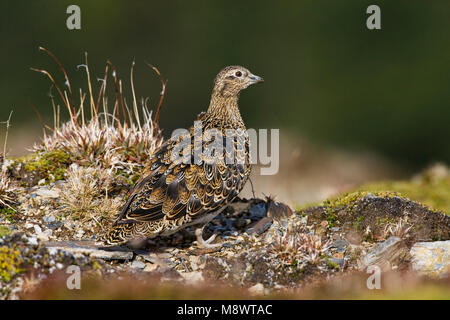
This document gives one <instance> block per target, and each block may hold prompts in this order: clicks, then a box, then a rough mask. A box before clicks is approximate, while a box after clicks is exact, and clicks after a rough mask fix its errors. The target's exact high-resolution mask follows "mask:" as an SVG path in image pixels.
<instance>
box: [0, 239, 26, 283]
mask: <svg viewBox="0 0 450 320" xmlns="http://www.w3.org/2000/svg"><path fill="white" fill-rule="evenodd" d="M21 264H22V258H21V256H20V251H19V250H15V249H13V248H9V247H7V246H2V247H0V280H1V281H3V282H9V281H11V279H12V278H13V277H14V275H16V274H18V273H21V272H23V271H24V270H23V269H21V268H20V265H21Z"/></svg>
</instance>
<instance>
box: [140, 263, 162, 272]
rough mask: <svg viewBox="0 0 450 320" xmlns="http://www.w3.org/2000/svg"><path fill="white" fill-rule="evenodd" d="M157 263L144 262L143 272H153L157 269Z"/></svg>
mask: <svg viewBox="0 0 450 320" xmlns="http://www.w3.org/2000/svg"><path fill="white" fill-rule="evenodd" d="M158 267H159V266H158V265H157V264H154V263H146V264H145V268H144V270H143V271H144V272H153V271H155V270H156V269H158Z"/></svg>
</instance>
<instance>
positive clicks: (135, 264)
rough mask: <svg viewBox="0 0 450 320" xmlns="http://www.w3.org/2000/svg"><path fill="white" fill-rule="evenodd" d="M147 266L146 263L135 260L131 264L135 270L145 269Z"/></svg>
mask: <svg viewBox="0 0 450 320" xmlns="http://www.w3.org/2000/svg"><path fill="white" fill-rule="evenodd" d="M145 266H146V264H145V263H144V262H142V261H139V260H134V261H133V262H132V263H131V267H132V268H135V269H144V268H145Z"/></svg>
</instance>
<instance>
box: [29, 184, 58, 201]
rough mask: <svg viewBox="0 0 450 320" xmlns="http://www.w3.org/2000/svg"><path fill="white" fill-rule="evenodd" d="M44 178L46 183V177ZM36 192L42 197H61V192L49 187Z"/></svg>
mask: <svg viewBox="0 0 450 320" xmlns="http://www.w3.org/2000/svg"><path fill="white" fill-rule="evenodd" d="M43 180H44V183H45V179H43ZM41 181H42V180H41ZM39 184H40V181H39ZM35 194H37V195H38V196H40V197H42V198H53V199H57V198H59V192H57V191H56V190H49V189H47V188H40V189H38V190H36V193H35Z"/></svg>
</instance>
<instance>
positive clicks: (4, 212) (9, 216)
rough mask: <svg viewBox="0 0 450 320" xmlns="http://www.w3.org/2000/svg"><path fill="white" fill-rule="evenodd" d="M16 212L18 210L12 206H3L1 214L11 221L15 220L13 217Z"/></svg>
mask: <svg viewBox="0 0 450 320" xmlns="http://www.w3.org/2000/svg"><path fill="white" fill-rule="evenodd" d="M15 213H16V212H15V211H14V209H12V208H10V207H3V208H1V209H0V216H1V217H3V218H4V219H6V220H8V221H9V222H14V219H13V217H14V214H15Z"/></svg>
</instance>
